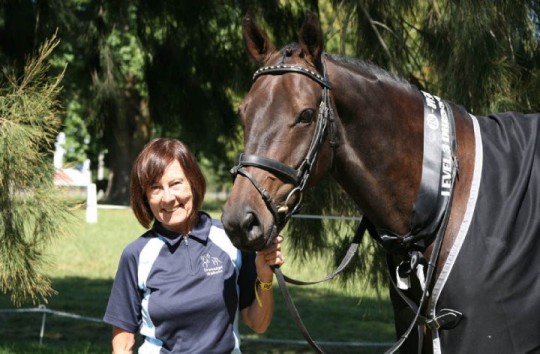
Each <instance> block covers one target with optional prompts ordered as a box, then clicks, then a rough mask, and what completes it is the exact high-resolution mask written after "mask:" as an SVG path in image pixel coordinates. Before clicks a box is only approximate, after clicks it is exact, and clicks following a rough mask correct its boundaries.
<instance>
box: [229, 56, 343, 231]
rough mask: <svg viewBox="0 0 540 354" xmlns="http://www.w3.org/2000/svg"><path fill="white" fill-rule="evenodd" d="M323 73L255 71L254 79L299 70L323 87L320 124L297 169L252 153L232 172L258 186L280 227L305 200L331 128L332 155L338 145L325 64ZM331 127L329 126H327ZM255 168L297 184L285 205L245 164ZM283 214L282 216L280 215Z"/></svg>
mask: <svg viewBox="0 0 540 354" xmlns="http://www.w3.org/2000/svg"><path fill="white" fill-rule="evenodd" d="M323 72H324V73H323V75H324V76H321V75H319V74H318V73H316V72H315V71H312V70H310V69H308V68H306V67H303V66H299V65H287V64H280V65H273V66H265V67H263V68H260V69H259V70H257V71H256V72H255V74H253V80H254V81H255V80H256V79H257V78H258V77H259V76H263V75H282V74H287V73H297V74H302V75H305V76H307V77H309V78H311V79H312V80H314V81H316V82H317V83H319V84H320V85H321V86H322V98H321V103H320V104H319V112H318V115H317V126H316V127H315V133H314V135H313V137H312V139H311V143H310V144H309V149H308V151H307V154H306V156H305V157H304V159H303V160H302V161H301V162H300V164H299V165H298V167H296V168H294V167H291V166H288V165H285V164H283V163H281V162H279V161H276V160H272V159H269V158H266V157H262V156H258V155H250V154H244V153H241V154H240V155H238V159H237V163H236V165H235V166H234V167H233V168H232V169H231V173H232V175H233V176H234V177H235V178H236V176H237V175H241V176H244V177H246V178H247V179H248V180H249V181H250V182H251V184H253V186H254V187H255V189H256V190H257V191H258V192H259V194H260V195H261V196H262V198H263V200H264V202H265V204H266V206H267V207H268V209H269V210H270V212H271V213H272V215H273V216H274V220H275V225H277V226H278V228H280V229H281V228H282V227H283V226H284V225H285V224H286V222H287V221H288V220H289V219H290V218H291V216H292V215H293V214H294V213H296V212H297V211H298V208H299V207H300V204H301V202H302V195H303V191H304V188H305V186H306V183H307V181H308V179H309V177H310V175H311V172H312V170H313V167H314V166H315V164H316V162H317V156H318V154H319V151H320V149H321V146H322V143H323V141H324V137H325V134H326V131H327V129H330V146H331V147H332V155H333V150H334V147H335V144H336V143H335V128H334V112H333V110H332V106H331V104H330V82H329V81H328V77H327V74H326V67H325V66H324V64H323ZM328 127H329V128H328ZM248 166H251V167H256V168H260V169H263V170H266V171H268V172H271V173H273V174H274V175H277V176H279V177H280V178H281V179H284V180H287V181H289V182H291V183H292V184H293V185H294V186H295V187H294V188H293V189H292V190H291V191H290V192H289V194H288V195H287V198H286V199H285V202H284V203H283V204H278V203H276V202H275V201H274V200H273V198H272V196H271V195H270V194H269V193H268V191H267V190H265V189H264V188H263V187H261V185H260V184H259V183H258V182H257V180H256V179H255V177H253V175H252V174H251V173H249V172H248V171H247V170H246V167H248ZM294 195H298V200H297V201H296V203H295V204H294V206H293V207H292V208H290V207H289V205H288V203H289V200H290V199H291V198H292V197H293V196H294ZM280 215H282V216H281V217H280Z"/></svg>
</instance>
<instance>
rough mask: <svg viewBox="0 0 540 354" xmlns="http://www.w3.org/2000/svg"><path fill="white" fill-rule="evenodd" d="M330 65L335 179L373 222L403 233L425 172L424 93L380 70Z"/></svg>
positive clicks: (407, 227) (407, 226)
mask: <svg viewBox="0 0 540 354" xmlns="http://www.w3.org/2000/svg"><path fill="white" fill-rule="evenodd" d="M327 67H328V73H329V78H330V81H331V83H332V95H333V97H334V102H335V106H336V107H335V108H336V111H337V115H338V116H339V119H338V120H337V126H338V144H339V145H338V148H337V150H336V159H335V164H334V170H333V171H334V172H333V174H334V177H335V178H336V179H337V181H338V182H339V183H340V184H341V185H342V186H343V188H344V189H345V190H346V191H347V192H348V194H349V195H350V196H351V197H352V198H353V199H354V200H355V202H356V203H357V204H358V205H359V207H360V208H361V209H362V211H363V212H364V213H365V214H366V216H368V217H369V218H370V219H371V220H372V222H374V223H375V225H377V226H378V227H381V228H386V229H388V230H391V231H393V232H396V233H405V232H407V231H408V229H409V226H410V225H409V224H410V217H411V211H412V204H413V202H414V198H415V196H416V192H417V189H418V186H419V182H420V177H421V172H422V152H423V103H422V99H421V96H420V95H419V93H418V90H416V89H415V88H414V87H411V86H408V85H407V84H404V83H399V82H397V81H394V80H393V79H391V78H390V77H386V76H384V75H381V74H374V73H371V72H368V71H365V72H360V71H357V70H354V71H353V70H351V69H350V68H345V67H343V66H340V65H339V64H337V63H332V62H330V63H329V64H328V65H327Z"/></svg>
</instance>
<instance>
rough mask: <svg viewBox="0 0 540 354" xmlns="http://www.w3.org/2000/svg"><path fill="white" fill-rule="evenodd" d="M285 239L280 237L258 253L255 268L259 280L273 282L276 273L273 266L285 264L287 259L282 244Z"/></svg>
mask: <svg viewBox="0 0 540 354" xmlns="http://www.w3.org/2000/svg"><path fill="white" fill-rule="evenodd" d="M282 242H283V237H282V236H280V235H278V236H277V237H276V238H275V239H274V242H273V243H272V244H270V245H269V246H267V247H266V248H264V249H262V250H260V251H258V252H257V257H256V258H255V266H256V268H257V276H258V277H259V280H260V281H262V282H265V283H270V282H272V279H273V277H274V272H273V271H272V266H281V265H282V264H283V263H285V258H284V257H283V254H282V253H281V243H282Z"/></svg>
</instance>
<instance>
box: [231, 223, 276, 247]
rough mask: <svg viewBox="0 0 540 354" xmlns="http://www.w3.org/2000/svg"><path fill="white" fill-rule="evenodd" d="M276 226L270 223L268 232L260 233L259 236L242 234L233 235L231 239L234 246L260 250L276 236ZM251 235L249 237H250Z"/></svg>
mask: <svg viewBox="0 0 540 354" xmlns="http://www.w3.org/2000/svg"><path fill="white" fill-rule="evenodd" d="M277 235H278V232H277V227H276V226H275V225H272V226H271V227H270V229H269V230H268V232H266V233H265V234H261V235H259V236H253V235H249V234H246V235H242V236H233V237H231V241H232V243H233V245H234V246H235V247H236V248H239V249H241V250H243V251H249V252H253V251H260V250H262V249H264V248H266V247H268V246H269V245H271V244H272V242H274V239H275V238H276V237H277ZM250 236H251V237H250Z"/></svg>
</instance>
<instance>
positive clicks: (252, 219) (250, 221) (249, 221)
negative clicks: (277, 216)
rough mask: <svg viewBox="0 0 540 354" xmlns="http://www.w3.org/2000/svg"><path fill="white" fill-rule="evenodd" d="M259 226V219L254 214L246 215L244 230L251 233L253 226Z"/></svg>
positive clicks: (243, 224)
mask: <svg viewBox="0 0 540 354" xmlns="http://www.w3.org/2000/svg"><path fill="white" fill-rule="evenodd" d="M256 224H257V217H256V216H255V214H253V213H246V216H245V217H244V220H243V221H242V228H243V229H244V230H246V231H249V230H251V229H252V228H253V226H256Z"/></svg>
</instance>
